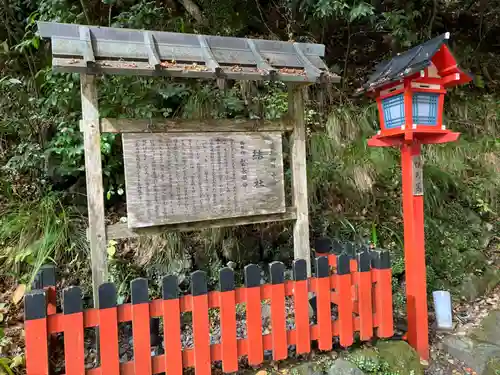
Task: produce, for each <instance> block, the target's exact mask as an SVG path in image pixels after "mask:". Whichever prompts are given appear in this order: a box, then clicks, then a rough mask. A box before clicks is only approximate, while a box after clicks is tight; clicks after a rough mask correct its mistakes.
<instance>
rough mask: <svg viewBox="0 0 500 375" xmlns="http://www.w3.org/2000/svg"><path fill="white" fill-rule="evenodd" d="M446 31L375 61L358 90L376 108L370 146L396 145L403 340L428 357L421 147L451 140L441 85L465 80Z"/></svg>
mask: <svg viewBox="0 0 500 375" xmlns="http://www.w3.org/2000/svg"><path fill="white" fill-rule="evenodd" d="M448 39H449V33H446V34H443V35H441V36H439V37H436V38H434V39H431V40H429V41H427V42H426V43H423V44H421V45H419V46H416V47H414V48H412V49H411V50H409V51H407V52H405V53H402V54H399V55H398V56H396V57H394V58H393V59H392V60H389V61H384V62H382V63H380V64H379V65H378V66H377V67H376V69H375V72H374V73H373V74H372V75H371V76H370V78H369V79H368V81H367V83H366V84H365V85H364V86H363V88H362V89H361V90H360V91H365V92H366V93H367V94H368V95H370V96H371V97H373V98H374V99H375V100H376V102H377V106H378V111H379V118H380V130H379V131H378V133H377V135H375V136H374V137H372V138H371V139H369V140H368V145H369V146H372V147H392V146H396V147H399V148H400V149H401V170H402V190H403V191H402V193H403V216H404V254H405V269H406V298H407V314H408V333H407V337H408V342H409V343H410V345H411V346H413V347H414V348H415V349H416V350H417V352H418V353H419V354H420V357H421V358H423V359H428V357H429V340H428V312H427V290H426V285H427V282H426V267H425V245H424V243H425V240H424V197H423V195H424V189H423V174H422V169H423V168H422V166H423V165H422V159H421V156H420V154H421V146H422V145H423V144H436V143H446V142H453V141H456V140H457V139H458V137H459V136H460V133H456V132H452V131H450V130H447V129H446V127H445V125H444V124H443V106H444V96H445V94H446V89H447V88H450V87H453V86H456V85H459V84H464V83H467V82H469V81H471V79H472V78H471V77H470V75H469V74H467V73H465V72H463V71H462V70H460V69H459V68H458V66H457V62H456V60H455V58H454V57H453V55H452V53H451V51H450V49H449V47H448V45H447V40H448Z"/></svg>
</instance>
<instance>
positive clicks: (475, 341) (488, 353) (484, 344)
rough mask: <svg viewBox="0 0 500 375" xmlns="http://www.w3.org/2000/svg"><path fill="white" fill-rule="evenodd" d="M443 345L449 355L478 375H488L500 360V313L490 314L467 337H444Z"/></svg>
mask: <svg viewBox="0 0 500 375" xmlns="http://www.w3.org/2000/svg"><path fill="white" fill-rule="evenodd" d="M443 345H444V348H445V349H446V351H447V352H448V353H449V354H451V355H452V356H454V357H455V358H457V359H459V360H461V361H462V362H464V363H465V364H466V365H467V366H468V367H471V368H472V369H473V370H474V371H476V372H477V373H478V374H484V375H486V374H488V375H489V373H488V372H491V371H492V370H491V369H492V368H494V366H498V360H497V358H500V311H498V310H497V311H492V312H490V313H489V314H488V315H487V316H486V317H485V318H484V319H483V320H482V321H481V325H480V326H479V327H477V328H475V329H474V330H472V331H471V332H470V333H468V336H456V335H454V336H448V337H446V338H445V340H444V341H443ZM495 361H496V363H495ZM495 370H496V369H495ZM493 375H497V374H495V373H494V372H493Z"/></svg>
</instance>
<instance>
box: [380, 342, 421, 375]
mask: <svg viewBox="0 0 500 375" xmlns="http://www.w3.org/2000/svg"><path fill="white" fill-rule="evenodd" d="M376 348H377V350H378V354H379V357H380V361H381V362H382V363H386V364H387V365H388V368H387V369H388V370H389V371H390V372H392V373H397V374H399V375H423V374H424V370H423V368H422V365H421V364H420V357H419V356H418V354H417V352H416V351H415V349H413V348H412V347H411V346H410V345H408V343H406V342H405V341H379V342H378V343H377V345H376Z"/></svg>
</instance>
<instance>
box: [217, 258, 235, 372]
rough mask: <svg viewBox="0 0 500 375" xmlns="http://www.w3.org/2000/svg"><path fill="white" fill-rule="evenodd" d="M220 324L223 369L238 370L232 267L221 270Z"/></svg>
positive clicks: (228, 370)
mask: <svg viewBox="0 0 500 375" xmlns="http://www.w3.org/2000/svg"><path fill="white" fill-rule="evenodd" d="M219 283H220V286H219V290H220V325H221V341H222V342H221V344H222V345H221V346H222V370H223V371H224V372H225V373H230V372H237V371H238V343H237V339H236V293H235V291H234V289H235V288H234V272H233V270H232V269H231V268H228V267H226V268H223V269H221V270H220V271H219Z"/></svg>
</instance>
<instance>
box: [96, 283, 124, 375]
mask: <svg viewBox="0 0 500 375" xmlns="http://www.w3.org/2000/svg"><path fill="white" fill-rule="evenodd" d="M99 340H100V345H99V350H100V357H101V369H102V373H103V374H109V375H119V374H120V359H119V350H118V314H117V310H116V287H115V284H113V283H105V284H102V285H101V286H99Z"/></svg>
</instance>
